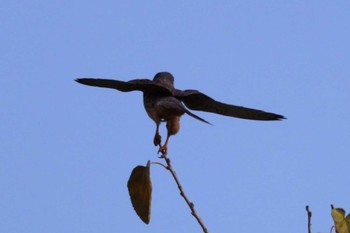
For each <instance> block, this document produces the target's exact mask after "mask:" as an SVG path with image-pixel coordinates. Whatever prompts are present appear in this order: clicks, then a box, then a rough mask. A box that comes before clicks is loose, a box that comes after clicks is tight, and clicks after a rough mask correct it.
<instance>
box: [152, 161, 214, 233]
mask: <svg viewBox="0 0 350 233" xmlns="http://www.w3.org/2000/svg"><path fill="white" fill-rule="evenodd" d="M161 158H163V159H165V162H166V164H167V166H165V165H164V164H162V163H157V162H155V163H156V164H159V165H162V166H163V167H165V168H166V169H167V170H169V171H170V173H171V175H172V176H173V178H174V180H175V182H176V184H177V187H178V189H179V190H180V194H181V196H182V197H183V198H184V199H185V201H186V203H187V205H188V207H190V209H191V214H192V215H193V217H195V218H196V219H197V222H198V223H199V225H200V226H201V227H202V229H203V232H204V233H209V231H208V228H207V227H206V226H205V225H204V222H203V220H202V219H201V217H199V215H198V213H197V211H196V209H195V208H194V204H193V202H191V201H190V200H189V199H188V197H187V196H186V194H185V191H184V189H183V188H182V185H181V183H180V181H179V178H178V177H177V175H176V172H175V170H174V168H173V166H172V165H171V161H170V159H169V158H168V157H167V156H166V155H163V156H161Z"/></svg>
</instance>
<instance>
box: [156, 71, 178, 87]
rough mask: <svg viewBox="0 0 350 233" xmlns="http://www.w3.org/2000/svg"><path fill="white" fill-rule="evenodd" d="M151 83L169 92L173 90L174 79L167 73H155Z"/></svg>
mask: <svg viewBox="0 0 350 233" xmlns="http://www.w3.org/2000/svg"><path fill="white" fill-rule="evenodd" d="M153 82H155V83H157V84H159V85H161V86H164V87H166V88H168V89H170V90H172V89H174V77H173V75H172V74H170V73H169V72H159V73H157V74H156V75H155V76H154V78H153Z"/></svg>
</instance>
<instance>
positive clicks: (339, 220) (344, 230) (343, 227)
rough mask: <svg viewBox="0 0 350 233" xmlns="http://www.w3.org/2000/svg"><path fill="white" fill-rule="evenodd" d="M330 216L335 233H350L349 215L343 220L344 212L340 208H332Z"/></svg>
mask: <svg viewBox="0 0 350 233" xmlns="http://www.w3.org/2000/svg"><path fill="white" fill-rule="evenodd" d="M331 214H332V217H333V220H334V226H335V229H336V231H337V233H350V214H348V216H346V218H345V210H344V209H342V208H332V212H331Z"/></svg>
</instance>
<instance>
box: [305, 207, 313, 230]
mask: <svg viewBox="0 0 350 233" xmlns="http://www.w3.org/2000/svg"><path fill="white" fill-rule="evenodd" d="M305 209H306V212H307V229H308V233H311V217H312V212H311V211H310V210H309V206H308V205H307V206H306V207H305Z"/></svg>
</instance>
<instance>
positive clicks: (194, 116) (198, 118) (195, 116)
mask: <svg viewBox="0 0 350 233" xmlns="http://www.w3.org/2000/svg"><path fill="white" fill-rule="evenodd" d="M185 112H186V113H187V114H188V115H190V116H191V117H193V118H196V119H197V120H199V121H202V122H204V123H207V124H209V125H211V123H210V122H208V121H206V120H204V119H203V118H200V117H199V116H197V115H195V114H193V113H192V112H190V111H188V110H187V109H186V110H185Z"/></svg>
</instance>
